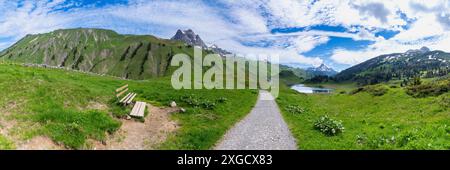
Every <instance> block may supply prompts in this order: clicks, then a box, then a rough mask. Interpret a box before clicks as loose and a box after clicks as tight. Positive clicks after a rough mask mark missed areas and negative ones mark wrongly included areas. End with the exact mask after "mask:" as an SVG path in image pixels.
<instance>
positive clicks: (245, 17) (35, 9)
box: [0, 0, 450, 70]
mask: <svg viewBox="0 0 450 170" xmlns="http://www.w3.org/2000/svg"><path fill="white" fill-rule="evenodd" d="M449 9H450V3H449V2H448V1H445V0H442V1H440V0H435V1H421V0H410V1H407V0H405V1H381V0H377V1H374V0H356V1H353V0H340V1H335V0H320V1H317V0H311V1H308V0H304V1H298V0H250V1H239V0H194V1H188V0H103V1H99V0H84V1H75V0H38V1H31V0H30V1H28V0H0V50H2V49H5V48H7V47H9V46H10V45H12V44H13V43H14V42H16V41H17V40H19V39H20V38H22V37H23V36H25V35H26V34H37V33H45V32H50V31H53V30H55V29H64V28H76V27H90V28H105V29H112V30H115V31H117V32H119V33H124V34H152V35H156V36H159V37H162V38H170V37H171V36H172V35H173V34H174V33H175V32H176V30H177V29H193V30H194V31H195V32H196V33H197V34H199V35H200V36H201V37H202V39H203V40H204V41H205V42H206V43H207V44H210V45H211V44H217V45H218V46H220V47H222V48H224V49H227V50H228V51H232V52H234V53H237V54H240V55H251V54H253V55H276V56H279V57H280V62H281V63H285V64H292V65H297V66H301V67H310V66H317V65H320V64H322V63H325V64H326V65H328V66H331V67H333V68H334V69H336V70H342V69H345V68H348V67H350V66H352V65H355V64H358V63H360V62H363V61H365V60H367V59H370V58H372V57H375V56H377V55H381V54H386V53H396V52H404V51H406V50H408V49H415V48H420V47H422V46H428V47H429V48H431V49H434V50H444V51H450V31H449V30H450V10H449Z"/></svg>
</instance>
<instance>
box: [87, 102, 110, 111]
mask: <svg viewBox="0 0 450 170" xmlns="http://www.w3.org/2000/svg"><path fill="white" fill-rule="evenodd" d="M87 109H90V110H108V106H107V105H106V104H103V103H99V102H93V101H91V102H89V103H88V105H87Z"/></svg>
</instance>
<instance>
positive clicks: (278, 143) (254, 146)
mask: <svg viewBox="0 0 450 170" xmlns="http://www.w3.org/2000/svg"><path fill="white" fill-rule="evenodd" d="M215 149H217V150H295V149H297V144H296V141H295V139H294V137H293V136H292V134H291V132H290V131H289V128H288V126H287V124H286V122H284V120H283V118H282V117H281V114H280V109H279V108H278V105H277V104H276V103H275V99H274V97H273V96H272V95H271V94H270V93H269V92H267V91H263V90H261V91H260V92H259V97H258V101H257V103H256V105H255V107H254V108H253V109H252V111H251V112H250V114H248V115H247V116H246V117H245V118H244V119H243V120H241V121H240V122H238V123H237V124H236V125H235V126H234V127H233V128H232V129H230V130H229V131H228V132H227V133H226V134H225V136H224V137H223V139H222V140H221V141H220V142H219V144H218V145H217V146H216V147H215Z"/></svg>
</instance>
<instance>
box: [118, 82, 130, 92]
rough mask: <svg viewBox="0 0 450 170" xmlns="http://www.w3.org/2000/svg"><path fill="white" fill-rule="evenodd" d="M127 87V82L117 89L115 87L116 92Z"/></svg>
mask: <svg viewBox="0 0 450 170" xmlns="http://www.w3.org/2000/svg"><path fill="white" fill-rule="evenodd" d="M127 87H128V84H125V85H124V86H122V87H119V88H118V89H116V92H119V91H122V90H123V89H125V88H127Z"/></svg>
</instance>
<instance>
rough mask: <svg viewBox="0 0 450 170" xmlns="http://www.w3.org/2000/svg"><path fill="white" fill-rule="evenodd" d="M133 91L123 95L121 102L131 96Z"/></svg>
mask: <svg viewBox="0 0 450 170" xmlns="http://www.w3.org/2000/svg"><path fill="white" fill-rule="evenodd" d="M131 94H133V93H128V94H127V95H126V96H125V97H123V98H122V99H120V101H119V102H120V103H123V102H124V101H125V99H127V98H128V97H130V95H131Z"/></svg>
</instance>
